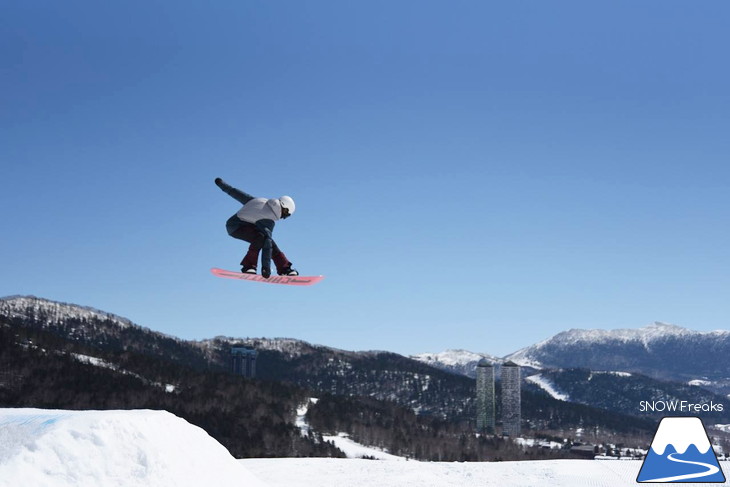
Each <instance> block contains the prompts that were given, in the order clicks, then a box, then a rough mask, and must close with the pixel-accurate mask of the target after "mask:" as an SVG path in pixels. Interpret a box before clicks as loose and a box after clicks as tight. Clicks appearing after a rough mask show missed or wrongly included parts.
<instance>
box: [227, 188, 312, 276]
mask: <svg viewBox="0 0 730 487" xmlns="http://www.w3.org/2000/svg"><path fill="white" fill-rule="evenodd" d="M215 184H216V185H217V186H218V187H219V188H220V189H222V190H223V191H224V192H226V193H227V194H228V195H229V196H231V197H232V198H234V199H235V200H237V201H238V202H240V203H241V204H243V207H242V208H241V209H240V210H238V212H237V213H236V214H235V215H233V216H232V217H230V218H229V219H228V221H227V222H226V230H227V231H228V235H230V236H231V237H233V238H237V239H239V240H244V241H246V242H249V243H250V244H251V245H249V247H248V252H247V253H246V256H245V257H244V258H243V260H242V261H241V272H243V273H246V274H256V267H257V265H258V260H259V252H261V251H262V250H263V252H262V254H261V275H262V276H263V277H264V278H266V279H268V278H269V277H270V276H271V260H273V261H274V264H275V265H276V272H277V273H278V274H279V275H280V276H298V275H299V272H297V270H296V269H293V268H292V263H291V262H289V259H287V258H286V255H284V252H282V251H281V249H280V248H279V247H278V246H277V245H276V242H274V239H273V238H272V237H271V234H272V232H273V231H274V223H275V222H277V221H279V220H284V219H286V218H289V217H290V216H291V215H292V214H294V208H295V206H294V200H293V199H291V197H289V196H282V197H281V198H278V199H274V198H272V199H267V198H255V197H253V196H251V195H250V194H248V193H245V192H243V191H241V190H240V189H236V188H234V187H232V186H231V185H229V184H228V183H226V182H225V181H223V180H222V179H221V178H216V179H215Z"/></svg>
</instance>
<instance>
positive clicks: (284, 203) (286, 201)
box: [279, 196, 296, 218]
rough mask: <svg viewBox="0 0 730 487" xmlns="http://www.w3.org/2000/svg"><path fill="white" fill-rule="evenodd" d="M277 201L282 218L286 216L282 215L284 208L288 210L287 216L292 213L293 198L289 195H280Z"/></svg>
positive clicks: (293, 206) (294, 207)
mask: <svg viewBox="0 0 730 487" xmlns="http://www.w3.org/2000/svg"><path fill="white" fill-rule="evenodd" d="M279 203H280V204H281V213H282V218H286V216H284V209H286V210H287V212H288V213H287V216H291V215H293V214H294V210H295V209H296V206H295V205H294V200H293V199H292V198H291V196H282V197H281V198H279Z"/></svg>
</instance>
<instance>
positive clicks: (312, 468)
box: [240, 458, 730, 487]
mask: <svg viewBox="0 0 730 487" xmlns="http://www.w3.org/2000/svg"><path fill="white" fill-rule="evenodd" d="M240 463H241V465H243V466H244V467H246V469H247V470H249V471H251V472H252V473H254V474H255V475H256V476H257V477H259V478H260V479H261V480H262V481H263V482H265V483H266V485H268V486H269V487H345V486H346V487H383V486H388V487H635V486H636V485H638V484H637V483H636V477H637V476H638V474H639V470H640V469H641V462H640V461H631V460H627V461H599V460H543V461H529V462H498V463H457V462H454V463H438V462H415V461H408V462H388V461H376V460H353V459H334V458H277V459H248V460H240ZM722 464H726V462H722ZM726 470H727V469H726ZM683 485H685V486H695V487H699V486H701V485H707V484H700V483H693V484H683ZM713 485H730V483H728V482H726V483H725V484H713Z"/></svg>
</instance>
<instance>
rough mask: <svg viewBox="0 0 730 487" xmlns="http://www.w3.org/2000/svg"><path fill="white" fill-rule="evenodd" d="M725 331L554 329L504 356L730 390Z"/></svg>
mask: <svg viewBox="0 0 730 487" xmlns="http://www.w3.org/2000/svg"><path fill="white" fill-rule="evenodd" d="M729 356H730V331H728V330H718V331H711V332H699V331H693V330H688V329H686V328H683V327H680V326H676V325H670V324H665V323H653V324H651V325H649V326H645V327H643V328H638V329H619V330H579V329H573V330H569V331H565V332H562V333H558V334H557V335H555V336H553V337H551V338H549V339H547V340H544V341H542V342H540V343H537V344H536V345H532V346H530V347H527V348H523V349H522V350H519V351H517V352H515V353H513V354H511V355H508V356H507V357H505V359H506V360H512V361H514V362H516V363H518V364H521V365H525V366H531V367H535V368H541V369H560V368H586V369H591V370H604V371H623V372H637V373H640V374H644V375H647V376H649V377H654V378H657V379H663V380H673V381H677V382H684V383H689V382H690V381H695V382H693V383H694V384H698V383H699V382H697V381H702V382H701V383H702V384H703V386H704V387H708V388H710V389H713V390H716V391H718V392H724V393H725V394H727V393H730V364H728V362H727V357H729Z"/></svg>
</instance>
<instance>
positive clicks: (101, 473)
mask: <svg viewBox="0 0 730 487" xmlns="http://www.w3.org/2000/svg"><path fill="white" fill-rule="evenodd" d="M209 485H225V486H226V487H236V486H245V487H262V486H263V484H262V483H261V482H260V481H259V480H258V479H257V478H256V477H255V476H254V475H253V474H251V473H250V472H249V471H248V470H246V468H245V467H243V466H242V465H241V464H240V463H239V462H237V461H236V460H235V459H234V458H233V456H231V454H230V453H229V452H228V450H226V449H225V448H224V447H223V446H222V445H221V444H220V443H218V442H217V441H216V440H214V439H213V438H212V437H210V436H209V435H208V434H207V433H206V432H205V431H204V430H202V429H201V428H198V427H197V426H193V425H191V424H190V423H188V422H187V421H185V420H184V419H181V418H179V417H177V416H175V415H173V414H170V413H168V412H165V411H147V410H134V411H57V410H41V409H0V487H20V486H23V487H41V486H42V487H66V486H68V487H71V486H74V487H86V486H89V487H92V486H93V487H101V486H103V487H116V486H124V487H137V486H139V487H142V486H144V487H157V486H159V487H167V486H170V487H188V486H189V487H199V486H209Z"/></svg>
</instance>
